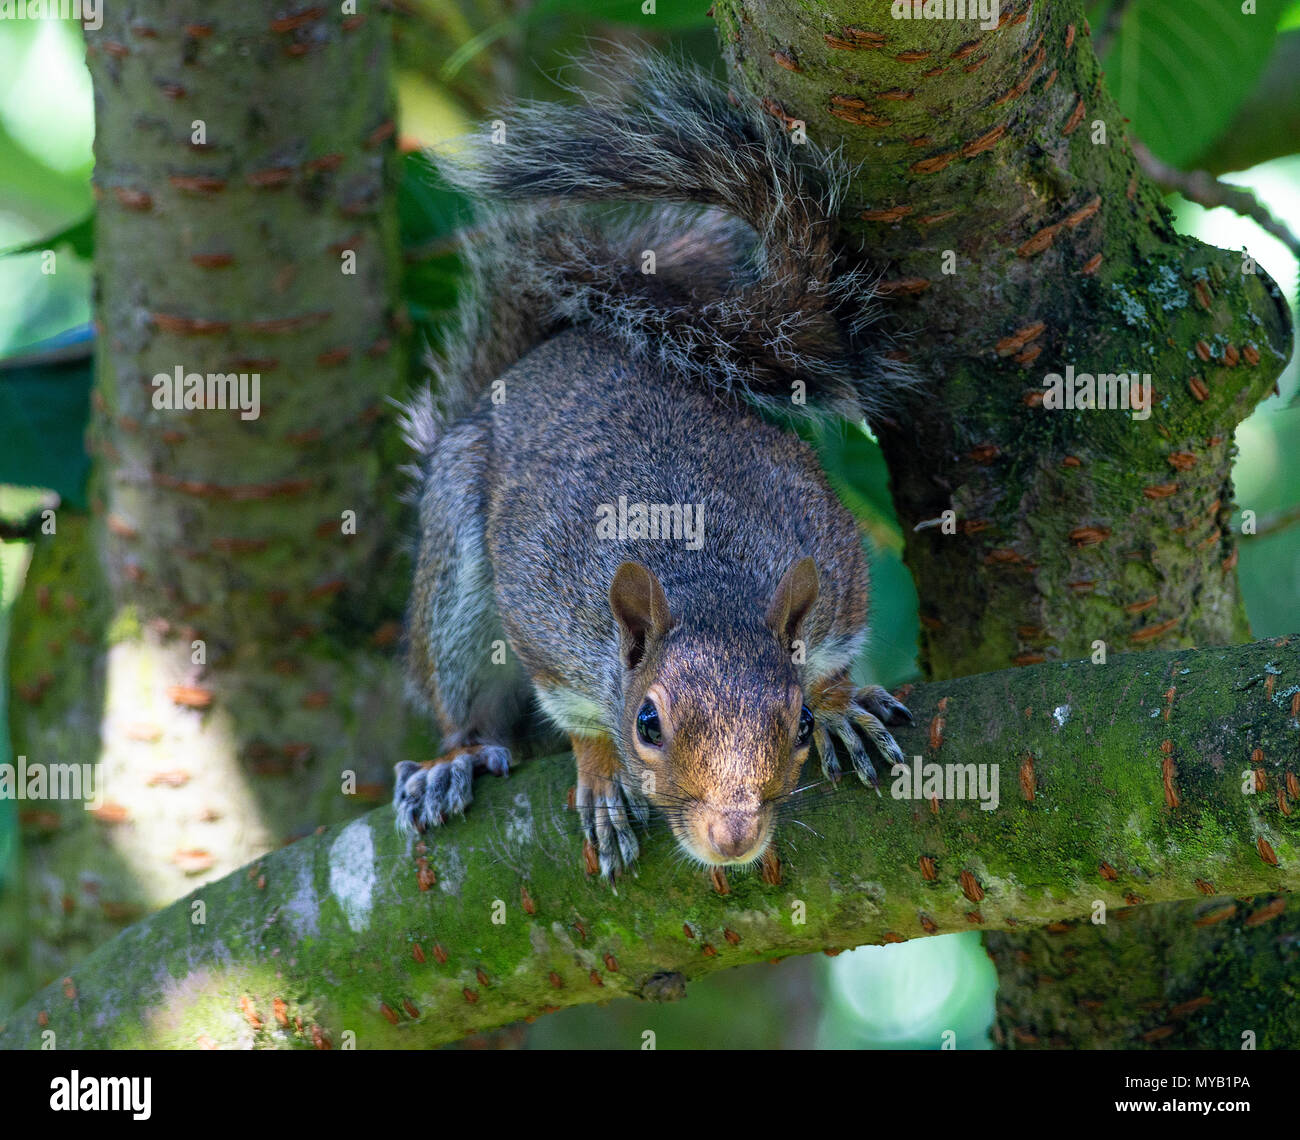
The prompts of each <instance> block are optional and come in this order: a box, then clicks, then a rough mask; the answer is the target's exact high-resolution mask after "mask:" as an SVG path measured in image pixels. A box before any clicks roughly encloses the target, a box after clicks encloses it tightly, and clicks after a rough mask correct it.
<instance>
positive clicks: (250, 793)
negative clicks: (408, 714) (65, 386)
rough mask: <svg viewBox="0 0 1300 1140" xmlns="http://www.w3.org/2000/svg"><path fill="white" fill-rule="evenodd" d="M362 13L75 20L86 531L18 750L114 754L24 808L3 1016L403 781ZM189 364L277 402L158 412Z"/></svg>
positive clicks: (72, 541)
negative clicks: (88, 395) (90, 404)
mask: <svg viewBox="0 0 1300 1140" xmlns="http://www.w3.org/2000/svg"><path fill="white" fill-rule="evenodd" d="M364 10H365V11H366V12H367V13H368V14H366V15H363V16H351V17H348V16H343V15H341V14H340V13H339V11H338V7H337V6H335V7H334V8H330V9H328V10H326V9H311V10H309V11H304V12H302V13H301V14H299V15H296V16H286V15H285V13H284V9H283V5H277V4H272V3H269V2H257V3H245V4H240V5H235V6H228V7H227V8H223V9H220V10H216V11H214V9H213V8H212V6H211V5H210V4H204V3H200V2H198V0H168V2H166V3H163V2H162V0H142V2H140V3H135V4H128V5H121V4H117V5H114V4H109V5H105V6H104V25H103V28H102V29H101V30H99V31H88V32H87V34H86V42H87V56H88V60H89V63H90V68H91V72H92V76H93V79H94V84H95V109H96V135H95V157H96V165H95V189H96V194H97V197H98V199H99V211H98V219H97V228H96V254H95V256H96V282H97V286H96V291H97V310H98V311H97V324H98V328H99V332H100V343H99V355H98V359H97V365H96V390H95V396H94V405H95V417H94V425H93V429H92V447H93V449H94V452H95V454H96V456H97V460H98V462H97V464H96V470H95V474H94V476H93V482H92V488H91V494H92V504H93V518H92V519H89V520H87V519H84V518H78V517H76V516H75V515H73V514H72V513H70V512H68V511H61V512H60V513H59V515H58V519H57V526H58V530H57V535H56V536H54V537H53V538H47V539H44V540H42V541H41V542H40V543H39V544H38V546H37V549H36V553H35V558H34V563H33V566H32V568H31V572H30V575H29V577H28V582H27V589H26V591H25V592H24V594H23V596H22V598H21V600H20V602H19V604H18V607H17V610H16V612H15V615H14V623H13V637H12V643H11V644H12V649H11V663H12V664H11V671H12V678H13V716H12V721H13V729H12V731H13V739H14V752H15V754H16V755H23V756H25V757H26V759H27V761H28V762H29V763H46V764H49V763H78V764H82V763H86V764H98V765H100V770H99V773H98V776H99V779H98V781H97V782H98V783H99V784H100V785H101V786H102V788H103V789H104V791H105V793H106V797H107V798H106V801H105V803H104V804H103V805H102V807H101V808H100V809H98V810H97V811H95V812H93V813H91V812H87V811H84V810H82V805H81V804H79V803H45V804H41V805H39V806H38V805H34V804H33V805H25V806H27V807H29V808H31V809H32V810H27V811H25V812H24V813H23V837H24V843H23V864H24V868H23V875H22V887H21V895H20V897H18V898H11V899H10V900H8V901H7V904H6V905H7V907H8V919H9V920H8V921H5V922H4V923H3V924H0V927H2V928H3V929H4V930H5V931H6V936H5V942H6V945H5V946H4V947H3V948H2V951H3V952H2V959H3V961H4V964H5V969H4V970H3V971H2V972H3V974H4V986H3V993H0V1008H3V1007H4V1006H5V1005H6V1004H9V1003H12V1002H13V1001H14V1000H16V999H17V998H20V997H22V998H25V997H26V996H27V995H29V994H30V993H32V992H33V990H34V989H35V988H36V987H37V986H38V985H41V984H44V983H45V982H47V981H49V979H50V978H52V977H57V976H58V975H60V974H63V973H66V972H67V971H68V970H69V969H70V968H71V966H72V965H73V964H74V963H75V962H76V961H77V960H78V959H79V958H80V957H81V956H83V955H84V954H85V953H86V952H87V951H88V950H89V949H91V948H92V947H94V946H96V945H98V944H100V943H102V942H104V941H105V940H106V939H107V938H108V937H110V936H111V935H112V934H113V933H115V932H116V931H117V930H118V929H120V927H121V925H122V924H123V923H124V922H126V921H130V920H132V919H134V918H136V917H138V916H140V915H141V914H144V913H146V912H148V911H150V910H152V909H154V908H156V907H158V906H161V905H163V904H165V903H167V902H170V901H171V900H172V899H175V898H177V897H178V896H180V895H182V894H184V893H185V892H187V891H188V890H191V889H192V888H193V887H194V885H195V884H196V883H198V882H203V881H205V880H207V879H210V878H217V877H220V876H221V875H223V874H226V873H227V872H229V871H231V870H233V869H234V868H236V867H238V866H239V865H241V864H242V863H245V862H247V861H248V860H249V859H251V858H253V857H255V856H257V855H259V854H261V853H263V852H264V851H266V850H268V849H269V848H272V847H275V846H277V845H279V844H281V843H285V842H289V841H291V840H292V839H294V838H297V837H299V836H301V835H303V834H306V833H308V832H310V831H311V829H313V828H314V827H316V826H317V825H318V824H321V823H323V822H329V821H332V820H339V819H345V818H349V817H351V816H352V815H355V814H356V813H357V812H359V811H360V810H363V809H364V807H366V806H368V805H371V804H374V803H376V802H379V801H380V800H383V799H385V798H386V797H387V794H388V781H389V779H390V773H391V769H392V764H393V763H394V762H395V761H396V760H397V759H399V758H400V757H401V756H402V755H405V754H406V747H407V744H408V741H407V733H408V726H407V720H406V718H405V716H404V715H403V707H404V706H403V702H402V682H401V677H400V673H399V670H398V669H397V667H396V665H395V664H394V662H393V661H392V659H391V658H392V654H391V650H389V649H388V645H389V644H390V643H391V641H392V640H393V639H394V638H395V635H396V630H397V625H396V622H395V620H394V619H395V618H397V617H398V616H400V589H401V581H402V574H401V573H400V568H398V567H395V566H394V564H393V562H394V560H393V555H394V550H395V543H394V534H395V531H396V530H397V527H396V526H395V520H396V519H397V517H398V506H397V504H398V493H397V482H398V480H397V475H396V472H397V468H398V466H399V464H400V462H401V458H400V457H401V454H402V453H401V449H400V446H399V445H398V443H397V441H396V439H395V438H394V433H393V432H392V430H391V424H390V421H391V415H390V410H389V408H388V407H387V406H386V402H385V401H386V397H387V396H389V395H390V394H393V393H397V392H399V391H400V390H401V386H402V382H403V381H404V379H405V363H404V362H405V359H406V354H405V351H404V349H405V345H404V343H403V337H402V335H401V327H402V314H401V312H400V310H399V298H398V271H399V261H398V256H397V225H396V203H395V195H394V192H393V191H394V174H395V170H394V149H393V136H394V120H393V100H392V92H391V76H390V74H389V34H390V33H389V28H388V18H387V16H386V15H385V14H384V13H383V10H382V8H381V7H380V6H377V5H367V6H365V7H364ZM354 259H355V260H354ZM178 369H179V370H180V372H181V373H182V374H190V373H197V374H201V375H206V374H209V373H215V374H228V373H244V374H248V375H249V376H251V375H253V374H257V375H258V376H259V377H260V415H259V416H258V417H257V418H248V419H245V418H242V417H241V413H240V411H239V410H224V411H223V410H213V409H207V410H184V409H183V408H181V409H165V408H159V407H158V406H157V404H156V403H155V392H156V388H155V385H154V383H153V378H154V377H155V376H156V375H157V374H160V373H161V374H164V375H165V376H167V377H172V376H173V375H174V374H175V372H176V370H178ZM353 519H355V525H354V526H353V525H351V520H353ZM362 739H364V741H365V747H364V748H363V749H359V748H357V747H356V744H357V742H358V741H360V740H362ZM348 773H351V774H352V777H351V779H348ZM15 934H17V938H18V939H20V940H21V941H20V942H19V941H17V940H12V941H11V939H13V938H14V935H15ZM24 959H25V960H24Z"/></svg>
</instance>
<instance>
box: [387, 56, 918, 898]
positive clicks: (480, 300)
mask: <svg viewBox="0 0 1300 1140" xmlns="http://www.w3.org/2000/svg"><path fill="white" fill-rule="evenodd" d="M589 66H595V67H597V68H600V69H603V76H602V78H603V79H604V80H605V81H606V82H605V86H606V88H607V89H608V90H605V91H602V92H601V93H591V92H588V93H585V94H583V95H582V96H581V99H580V101H579V102H578V103H577V105H559V104H530V105H527V106H523V107H520V108H517V109H515V110H514V111H512V112H510V113H509V114H506V115H503V116H502V120H501V121H500V122H499V123H498V124H497V130H498V133H497V138H496V139H495V140H493V139H491V138H490V137H487V138H484V139H482V140H481V141H480V142H478V143H476V144H475V145H472V146H471V147H469V148H468V150H467V153H466V154H465V155H464V157H463V159H462V160H460V161H457V162H455V163H451V162H444V163H442V169H443V173H444V175H445V176H446V177H448V178H449V179H450V180H451V181H452V182H454V183H455V184H457V185H459V186H461V187H462V188H464V189H467V190H468V191H470V192H471V194H472V195H473V196H474V197H475V198H476V199H478V200H480V201H482V202H486V203H496V204H500V203H507V205H506V206H504V207H501V206H498V208H497V210H496V211H495V212H494V213H493V214H492V215H491V216H490V217H489V218H488V219H487V220H486V221H484V222H483V224H481V225H479V226H476V227H475V228H474V229H473V230H471V231H470V233H469V235H468V236H467V238H466V241H465V244H464V255H465V260H466V263H467V267H468V269H469V283H468V285H467V287H466V296H465V300H464V302H463V303H462V306H461V311H460V321H459V327H458V328H457V329H456V331H455V332H454V334H453V335H452V337H451V338H450V344H449V345H448V347H447V349H446V351H445V353H444V356H443V359H442V360H441V361H440V362H438V363H435V366H434V370H435V378H434V384H433V387H432V389H431V391H430V392H428V393H425V394H424V395H423V396H422V397H420V398H419V399H417V400H416V401H415V402H414V403H413V404H412V405H411V406H410V407H409V408H408V409H407V411H406V416H405V427H406V431H407V436H408V440H409V442H410V443H411V445H412V447H413V448H414V450H415V451H416V454H417V455H418V457H419V464H418V472H417V478H418V490H417V497H418V507H419V540H418V541H419V549H418V554H417V559H416V566H415V575H414V583H413V587H412V592H411V599H410V609H409V614H408V623H407V625H408V629H407V660H408V667H409V674H410V679H411V682H412V686H413V688H414V689H415V691H416V693H417V695H418V697H419V698H420V699H421V700H422V701H423V702H424V703H425V704H426V705H427V707H428V708H429V709H430V710H431V711H432V713H433V715H434V716H435V717H436V719H437V722H438V725H439V728H440V729H441V732H442V748H443V750H444V751H443V754H442V755H441V756H439V757H438V758H437V759H435V760H432V761H429V762H428V763H426V764H422V765H420V764H415V763H412V762H410V761H404V762H402V763H401V764H398V765H397V770H396V789H395V792H394V798H393V802H394V807H395V809H396V812H397V818H398V823H399V826H401V827H407V828H412V829H415V830H419V831H423V830H424V829H426V828H428V827H432V826H437V825H439V824H441V823H443V822H444V821H445V820H446V819H447V818H448V817H449V816H451V815H453V814H456V813H461V812H464V810H465V808H466V807H467V806H468V804H469V803H470V800H471V794H472V781H473V778H474V776H475V775H476V774H478V773H480V772H485V771H486V772H492V773H497V774H502V775H504V774H505V773H506V772H507V770H508V768H509V765H510V751H509V746H510V743H511V740H512V737H513V734H514V733H515V732H516V730H517V727H518V724H519V722H520V719H521V717H522V716H523V715H524V714H525V713H526V712H527V711H528V709H529V708H530V707H531V705H532V701H533V699H534V698H535V699H536V702H537V704H538V705H540V707H541V709H542V710H543V711H544V712H545V713H546V714H547V716H548V717H549V718H550V719H551V720H552V721H554V722H555V724H557V725H558V726H559V727H560V728H561V729H562V730H563V731H564V732H565V733H567V734H568V736H569V738H570V740H571V742H572V746H573V752H574V755H575V757H576V759H577V786H576V795H575V806H576V809H577V811H578V813H579V816H580V819H581V823H582V827H583V831H584V833H585V836H586V843H587V846H586V852H587V855H588V866H589V870H594V869H595V867H596V866H598V867H599V869H600V871H601V872H602V873H603V874H605V875H606V876H610V877H612V876H613V875H614V874H615V872H616V871H618V870H619V869H620V867H625V866H628V865H630V864H631V863H632V861H633V860H634V859H635V858H636V856H637V854H638V841H637V836H636V831H635V830H634V826H633V825H634V822H637V821H644V820H645V819H646V818H647V816H648V811H649V809H650V807H651V806H653V807H655V808H657V809H658V810H660V811H661V812H662V813H663V814H664V815H665V816H666V817H667V820H668V823H669V825H670V826H671V828H672V831H673V833H674V835H675V837H676V839H677V841H678V843H679V845H680V847H681V849H682V850H683V851H684V852H685V853H686V854H687V856H688V857H690V858H692V859H693V860H695V861H697V862H698V863H699V864H700V865H702V866H707V867H713V866H719V865H724V866H725V865H735V864H748V863H752V862H754V861H756V860H758V859H759V858H760V857H761V856H762V855H763V853H764V851H765V850H766V848H767V846H768V844H769V842H770V840H771V834H772V829H773V820H774V808H775V806H776V805H777V804H778V803H779V802H780V801H781V800H782V799H783V798H784V797H788V796H789V795H790V794H791V793H792V792H793V791H794V789H795V787H796V784H797V781H798V777H799V772H800V769H801V767H802V765H803V763H804V761H805V760H806V759H807V758H808V755H809V752H810V749H812V748H813V747H814V746H815V748H816V751H817V753H818V755H819V758H820V761H821V765H822V768H823V771H824V772H825V773H827V774H828V775H831V776H838V774H839V770H840V763H841V759H840V754H841V753H842V754H843V757H844V758H846V759H847V761H848V762H849V763H850V764H851V765H852V767H853V768H854V769H855V770H856V771H857V773H858V774H859V775H860V776H861V778H862V779H863V780H864V781H866V782H868V783H871V784H873V785H874V784H875V782H876V776H875V772H874V768H873V760H872V756H873V755H874V756H875V758H876V759H878V760H880V761H882V762H883V763H885V764H895V763H903V762H904V757H903V754H902V751H901V749H900V748H899V747H898V745H897V743H896V742H895V741H894V739H893V737H892V735H891V734H890V732H889V726H891V725H897V724H900V723H903V722H905V721H910V720H911V717H910V714H909V713H908V711H907V709H906V708H904V707H903V705H902V704H900V703H899V702H898V701H897V700H895V699H894V698H893V697H892V696H890V694H889V693H887V692H886V691H885V690H884V689H882V688H880V687H877V686H872V687H868V688H865V689H857V690H855V688H854V686H853V684H852V683H851V681H850V679H849V670H850V667H851V665H852V664H853V661H854V658H855V657H856V656H857V654H858V652H859V650H860V648H861V646H862V644H863V641H864V638H865V636H866V629H867V593H868V591H867V573H866V563H865V559H864V555H863V550H862V543H861V539H860V537H859V531H858V527H857V525H856V524H855V522H854V519H853V517H852V516H851V515H850V514H849V512H848V511H847V510H846V509H845V508H844V507H843V506H842V505H841V504H840V503H839V501H838V500H837V498H836V497H835V495H834V493H833V492H832V490H831V489H830V487H829V486H828V484H827V482H826V479H825V477H824V476H823V474H822V472H821V470H820V468H819V465H818V463H817V461H816V458H815V456H814V454H813V452H812V450H811V449H810V448H809V447H808V446H807V445H806V444H804V443H803V441H801V440H800V439H799V438H798V437H797V436H796V435H795V434H793V433H792V432H790V431H787V430H784V429H782V428H780V427H778V426H775V425H774V424H773V423H771V422H768V420H766V419H764V418H762V417H760V416H759V415H757V414H755V412H754V411H753V410H751V407H750V405H757V406H759V407H760V408H762V407H767V408H769V409H781V410H785V411H787V412H811V413H813V414H844V415H849V416H852V417H855V418H856V417H861V416H863V415H864V414H868V413H870V412H871V411H873V410H877V409H879V408H880V407H881V406H882V405H885V404H887V403H888V401H889V398H890V395H891V393H896V392H897V391H898V390H899V389H900V388H902V387H905V386H907V385H908V384H909V383H911V379H910V378H909V377H908V376H907V374H906V373H905V372H904V371H903V370H901V369H899V368H898V367H896V366H893V365H891V364H890V363H889V362H888V361H887V360H885V359H883V358H882V356H881V355H880V353H879V351H878V345H877V350H876V351H872V347H871V345H870V344H864V343H863V339H864V338H863V337H862V335H861V334H862V331H863V328H864V327H865V325H866V323H867V322H868V321H869V319H870V316H871V314H870V302H871V299H872V290H871V279H870V277H869V276H868V275H867V273H866V272H865V271H864V270H862V269H861V268H857V267H854V266H852V265H850V264H847V263H845V262H843V261H842V260H841V259H840V257H839V256H838V254H837V247H836V241H835V237H836V235H835V228H834V222H833V219H834V217H835V214H836V211H837V209H838V206H839V201H840V198H841V196H842V194H843V192H844V188H845V185H846V183H847V173H846V170H845V167H844V164H843V163H842V162H841V161H840V160H839V159H838V157H837V156H836V155H835V154H833V153H829V152H827V151H825V150H819V149H817V148H816V147H813V146H812V145H810V144H809V145H796V144H795V143H794V142H792V141H791V140H790V139H789V138H787V137H786V135H785V134H784V132H783V131H782V130H781V129H780V128H779V127H778V126H777V125H776V124H775V123H773V122H771V121H770V120H769V119H768V118H767V117H765V116H764V115H763V113H762V112H761V111H760V110H758V109H756V108H751V107H749V106H747V105H745V104H743V103H741V102H740V101H738V100H734V99H733V97H731V96H729V95H728V93H727V92H726V91H725V90H724V89H723V88H722V87H720V86H719V85H717V84H715V83H714V82H713V81H712V80H711V79H709V78H708V77H706V76H704V75H703V74H701V73H699V72H697V71H695V70H692V69H690V68H688V67H683V66H680V65H677V64H674V63H671V62H669V61H666V60H664V59H662V58H660V57H657V56H652V55H646V54H643V53H637V54H630V53H620V54H617V55H615V56H614V57H613V58H612V60H607V61H605V62H603V63H601V64H591V65H589ZM502 126H504V131H501V127H502ZM611 202H616V203H628V202H641V203H652V204H653V205H652V206H651V207H650V208H648V209H645V208H643V209H641V210H640V211H636V210H633V211H631V212H629V211H627V210H623V211H622V212H615V211H611V210H610V209H609V208H608V206H604V207H601V206H599V205H598V204H600V203H611ZM594 204H597V205H594ZM651 255H653V258H652V260H653V264H651ZM648 269H652V270H653V271H652V272H649V271H647V270H648ZM665 532H666V533H665Z"/></svg>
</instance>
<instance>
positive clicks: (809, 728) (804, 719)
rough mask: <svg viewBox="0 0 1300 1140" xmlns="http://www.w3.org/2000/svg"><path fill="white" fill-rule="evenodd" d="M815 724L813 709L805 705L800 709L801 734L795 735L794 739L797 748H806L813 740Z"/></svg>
mask: <svg viewBox="0 0 1300 1140" xmlns="http://www.w3.org/2000/svg"><path fill="white" fill-rule="evenodd" d="M813 724H814V721H813V714H812V709H810V708H809V707H808V706H807V705H804V707H803V708H801V709H800V710H799V735H798V736H797V737H795V741H794V746H795V747H796V748H804V747H806V746H807V745H808V744H809V743H810V742H811V741H812V734H813Z"/></svg>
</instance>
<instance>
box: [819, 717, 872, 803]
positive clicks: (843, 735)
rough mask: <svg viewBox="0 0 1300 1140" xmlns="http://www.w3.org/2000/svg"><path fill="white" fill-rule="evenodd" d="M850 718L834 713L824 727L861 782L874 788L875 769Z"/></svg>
mask: <svg viewBox="0 0 1300 1140" xmlns="http://www.w3.org/2000/svg"><path fill="white" fill-rule="evenodd" d="M851 716H852V713H849V714H845V713H834V714H832V715H831V716H829V717H827V719H826V727H827V729H828V730H829V732H830V735H831V736H833V737H834V739H835V740H837V741H839V743H840V745H841V746H842V747H843V748H844V751H845V752H847V753H848V757H849V761H850V762H851V763H852V765H853V770H854V771H855V772H857V774H858V775H859V776H861V777H862V782H863V783H864V784H870V785H871V786H872V787H873V788H874V787H875V786H876V768H875V765H874V764H872V763H871V757H870V756H868V755H867V748H866V745H864V744H863V743H862V737H860V736H859V735H858V733H857V732H856V731H855V729H854V727H853V725H854V723H855V722H854V721H853V720H851V719H850V717H851ZM832 751H833V750H832ZM837 767H838V762H837Z"/></svg>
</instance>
